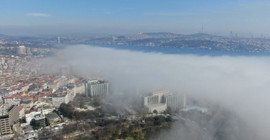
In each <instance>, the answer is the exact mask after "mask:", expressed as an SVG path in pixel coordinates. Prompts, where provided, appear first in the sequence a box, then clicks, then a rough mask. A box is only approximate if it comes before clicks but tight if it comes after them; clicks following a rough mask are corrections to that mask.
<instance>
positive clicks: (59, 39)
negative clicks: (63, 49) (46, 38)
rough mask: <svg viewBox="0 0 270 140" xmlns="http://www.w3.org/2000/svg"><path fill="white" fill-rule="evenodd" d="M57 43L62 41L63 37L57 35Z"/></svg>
mask: <svg viewBox="0 0 270 140" xmlns="http://www.w3.org/2000/svg"><path fill="white" fill-rule="evenodd" d="M57 43H58V44H60V43H61V38H60V36H58V37H57Z"/></svg>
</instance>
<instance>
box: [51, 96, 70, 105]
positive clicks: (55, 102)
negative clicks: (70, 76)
mask: <svg viewBox="0 0 270 140" xmlns="http://www.w3.org/2000/svg"><path fill="white" fill-rule="evenodd" d="M68 96H69V95H68V94H67V93H63V94H55V95H54V96H53V97H52V104H53V105H54V106H55V107H59V106H60V105H61V104H62V103H65V104H67V103H68V102H69V97H68Z"/></svg>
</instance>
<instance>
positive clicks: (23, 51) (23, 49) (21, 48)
mask: <svg viewBox="0 0 270 140" xmlns="http://www.w3.org/2000/svg"><path fill="white" fill-rule="evenodd" d="M17 54H19V55H26V47H25V46H24V45H21V46H19V47H18V48H17Z"/></svg>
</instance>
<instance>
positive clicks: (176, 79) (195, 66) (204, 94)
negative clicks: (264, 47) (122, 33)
mask: <svg viewBox="0 0 270 140" xmlns="http://www.w3.org/2000/svg"><path fill="white" fill-rule="evenodd" d="M45 62H46V63H47V64H49V65H51V66H55V65H71V66H72V67H73V70H74V71H75V72H76V73H78V74H80V75H81V76H90V77H94V78H103V79H106V80H108V81H109V82H110V83H111V84H112V85H113V87H114V92H115V93H117V92H122V91H126V90H129V89H132V90H133V89H140V90H149V91H151V90H159V89H170V90H175V91H178V92H179V93H185V94H188V95H189V96H193V97H195V98H197V99H207V100H211V101H213V102H215V103H217V104H220V105H221V106H224V107H226V108H229V109H230V110H231V111H233V112H236V113H237V115H239V116H240V117H241V119H243V120H244V121H245V122H246V123H247V126H249V127H251V129H253V130H256V132H254V133H256V135H257V136H258V137H260V138H262V139H265V140H266V139H270V134H269V133H268V131H269V130H270V120H269V118H270V102H269V100H270V86H269V85H270V76H269V72H270V57H255V56H254V57H253V56H214V57H212V56H196V55H183V54H181V55H169V54H161V53H143V52H133V51H127V50H116V49H111V48H101V47H94V46H84V45H77V46H70V47H67V48H66V49H64V50H61V51H60V52H59V53H58V54H56V56H55V57H53V58H49V59H47V60H46V61H45Z"/></svg>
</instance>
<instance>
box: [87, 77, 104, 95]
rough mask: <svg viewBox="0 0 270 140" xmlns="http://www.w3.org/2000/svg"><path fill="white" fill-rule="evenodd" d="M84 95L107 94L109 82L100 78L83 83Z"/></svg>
mask: <svg viewBox="0 0 270 140" xmlns="http://www.w3.org/2000/svg"><path fill="white" fill-rule="evenodd" d="M85 95H86V97H97V96H99V97H105V96H107V95H109V83H108V82H106V81H102V80H90V81H87V82H86V83H85Z"/></svg>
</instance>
